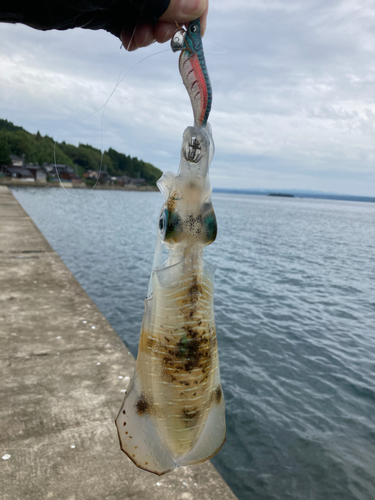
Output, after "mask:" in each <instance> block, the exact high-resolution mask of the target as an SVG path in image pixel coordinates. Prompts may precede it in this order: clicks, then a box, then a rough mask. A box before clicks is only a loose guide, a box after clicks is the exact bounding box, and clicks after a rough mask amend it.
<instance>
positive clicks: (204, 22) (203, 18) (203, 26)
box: [200, 0, 209, 36]
mask: <svg viewBox="0 0 375 500" xmlns="http://www.w3.org/2000/svg"><path fill="white" fill-rule="evenodd" d="M208 3H209V0H207V5H206V9H205V11H204V12H203V14H202V15H201V16H200V17H201V31H202V36H203V35H204V34H205V33H206V27H207V15H208Z"/></svg>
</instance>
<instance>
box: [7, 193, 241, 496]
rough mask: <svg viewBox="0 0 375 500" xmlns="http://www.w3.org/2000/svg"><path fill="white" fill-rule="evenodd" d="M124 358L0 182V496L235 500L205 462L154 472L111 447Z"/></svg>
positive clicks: (128, 361)
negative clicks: (160, 472)
mask: <svg viewBox="0 0 375 500" xmlns="http://www.w3.org/2000/svg"><path fill="white" fill-rule="evenodd" d="M133 367H134V358H133V356H132V355H131V354H130V352H129V350H128V349H127V347H126V346H125V345H124V344H123V343H122V341H121V340H120V338H119V337H118V336H117V334H116V333H115V332H114V330H113V329H112V328H111V326H110V325H109V324H108V322H107V321H106V319H105V318H104V316H103V315H102V314H101V312H100V311H99V310H98V308H97V307H96V306H95V305H94V303H93V302H92V301H91V299H90V298H89V296H88V295H87V294H86V292H85V291H84V290H83V289H82V287H81V286H80V284H79V283H78V282H77V280H76V279H75V278H74V276H73V275H72V273H71V272H70V271H69V269H68V268H67V267H66V266H65V264H64V263H63V262H62V260H61V259H60V257H59V256H58V255H57V254H56V252H55V251H54V250H53V249H52V248H51V246H50V245H49V243H48V242H47V241H46V239H45V238H44V236H43V235H42V234H41V233H40V231H39V230H38V229H37V227H36V226H35V225H34V223H33V222H32V220H31V219H30V217H29V216H28V215H27V214H26V213H25V211H24V210H23V209H22V207H21V206H20V205H19V203H18V202H17V200H16V199H15V198H14V197H13V195H12V194H11V192H10V191H9V189H8V188H7V187H5V186H0V380H1V383H0V492H1V494H0V496H1V498H2V499H3V500H21V499H22V500H34V499H35V500H44V499H58V500H89V499H90V500H91V499H92V500H94V499H95V500H104V499H106V500H126V499H137V500H143V499H147V500H149V499H155V500H159V499H160V500H166V499H173V500H179V499H181V500H195V499H197V500H211V499H212V500H214V499H215V500H217V499H220V500H235V499H236V497H235V495H234V494H233V492H232V491H231V490H230V488H229V487H228V485H227V484H226V483H225V481H224V480H223V479H222V478H221V476H220V475H219V474H218V472H217V471H216V470H215V468H214V467H213V465H212V464H211V463H209V462H206V463H204V464H201V465H198V466H195V467H187V468H182V469H179V470H177V471H174V472H172V473H170V474H168V475H166V476H162V477H157V476H154V475H152V474H149V473H147V472H144V471H141V470H138V469H137V468H136V467H135V465H134V464H133V463H132V462H131V461H130V460H129V459H128V458H127V457H126V456H125V455H124V454H123V453H122V452H121V450H120V447H119V443H118V438H117V432H116V427H115V424H114V421H115V417H116V415H117V412H118V410H119V407H120V405H121V401H122V398H123V396H124V390H125V389H126V386H127V384H128V381H129V377H130V376H131V374H132V371H133Z"/></svg>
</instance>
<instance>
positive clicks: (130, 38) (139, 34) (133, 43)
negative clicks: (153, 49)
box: [120, 24, 155, 52]
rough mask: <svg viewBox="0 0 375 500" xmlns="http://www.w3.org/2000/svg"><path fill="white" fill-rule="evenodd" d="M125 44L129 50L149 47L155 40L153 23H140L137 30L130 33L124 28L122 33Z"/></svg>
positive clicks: (121, 36)
mask: <svg viewBox="0 0 375 500" xmlns="http://www.w3.org/2000/svg"><path fill="white" fill-rule="evenodd" d="M120 38H121V41H122V44H123V46H124V47H125V49H126V50H128V51H129V52H131V51H133V50H136V49H139V48H141V47H147V45H151V44H152V43H154V41H155V37H154V32H153V27H152V25H151V24H140V25H138V26H136V28H135V30H134V31H133V32H132V33H130V32H129V31H126V30H123V31H122V32H121V35H120Z"/></svg>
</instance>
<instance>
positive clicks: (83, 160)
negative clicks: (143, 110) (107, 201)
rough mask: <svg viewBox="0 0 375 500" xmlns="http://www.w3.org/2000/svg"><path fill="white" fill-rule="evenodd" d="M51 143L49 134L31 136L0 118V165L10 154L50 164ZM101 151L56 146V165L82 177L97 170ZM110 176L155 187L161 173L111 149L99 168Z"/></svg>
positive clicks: (5, 161) (86, 147) (87, 147)
mask: <svg viewBox="0 0 375 500" xmlns="http://www.w3.org/2000/svg"><path fill="white" fill-rule="evenodd" d="M54 144H55V142H54V140H53V139H52V137H49V136H48V135H45V136H42V135H41V134H40V133H39V132H37V133H36V134H31V133H30V132H27V131H26V130H24V129H23V128H22V127H18V126H16V125H13V123H12V122H9V121H8V120H3V119H0V163H9V154H15V155H18V156H22V154H24V155H25V161H26V162H28V163H39V164H40V165H42V164H43V163H44V162H49V163H53V162H54V157H53V147H54ZM100 159H101V152H100V150H99V149H96V148H94V147H92V146H90V145H89V144H79V145H78V146H74V145H73V144H66V143H65V142H61V143H56V163H64V164H65V165H70V166H72V167H73V166H75V165H78V173H79V175H82V174H83V173H84V172H85V171H86V170H89V169H91V170H99V167H100ZM104 168H105V169H106V170H107V172H108V173H109V174H110V175H115V176H123V175H127V176H129V177H133V178H135V177H142V178H143V179H145V180H146V182H147V183H148V184H150V185H155V183H156V181H157V180H158V179H159V178H160V177H161V175H162V172H161V171H160V170H159V169H158V168H156V167H154V165H152V164H151V163H146V162H144V161H143V160H138V158H133V157H131V156H127V155H125V154H123V153H119V152H118V151H115V150H114V149H112V148H109V150H108V151H105V152H104V154H103V165H102V169H104Z"/></svg>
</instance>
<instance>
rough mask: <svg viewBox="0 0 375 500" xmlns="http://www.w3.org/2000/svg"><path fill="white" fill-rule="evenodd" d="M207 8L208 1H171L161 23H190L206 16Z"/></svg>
mask: <svg viewBox="0 0 375 500" xmlns="http://www.w3.org/2000/svg"><path fill="white" fill-rule="evenodd" d="M207 8H208V0H171V1H170V3H169V6H168V8H167V10H166V11H165V12H164V14H163V15H162V16H161V18H160V21H164V22H167V23H174V22H175V21H177V22H178V23H180V24H183V23H188V22H190V21H194V19H197V18H198V17H200V16H201V15H202V14H204V13H205V12H206V10H207Z"/></svg>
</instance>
